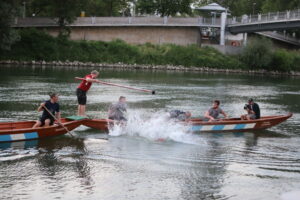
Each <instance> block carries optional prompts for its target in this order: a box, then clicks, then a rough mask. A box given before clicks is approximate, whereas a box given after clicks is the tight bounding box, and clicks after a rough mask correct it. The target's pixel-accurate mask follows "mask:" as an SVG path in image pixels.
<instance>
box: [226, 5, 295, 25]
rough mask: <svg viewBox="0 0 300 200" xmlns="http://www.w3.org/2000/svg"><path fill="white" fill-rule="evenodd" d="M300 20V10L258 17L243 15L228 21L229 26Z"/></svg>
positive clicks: (259, 15)
mask: <svg viewBox="0 0 300 200" xmlns="http://www.w3.org/2000/svg"><path fill="white" fill-rule="evenodd" d="M297 19H299V20H300V9H297V10H292V11H290V10H288V11H284V12H272V13H266V14H258V15H249V16H248V15H243V16H242V17H233V18H229V19H228V20H227V24H228V25H238V24H249V23H265V22H276V21H289V20H297Z"/></svg>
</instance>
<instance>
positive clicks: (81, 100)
mask: <svg viewBox="0 0 300 200" xmlns="http://www.w3.org/2000/svg"><path fill="white" fill-rule="evenodd" d="M76 95H77V100H78V104H79V105H86V91H83V90H81V89H79V88H77V90H76Z"/></svg>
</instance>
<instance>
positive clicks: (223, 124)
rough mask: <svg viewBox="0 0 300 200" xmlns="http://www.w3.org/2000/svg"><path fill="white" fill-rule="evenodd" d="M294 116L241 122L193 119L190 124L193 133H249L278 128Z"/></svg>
mask: <svg viewBox="0 0 300 200" xmlns="http://www.w3.org/2000/svg"><path fill="white" fill-rule="evenodd" d="M290 117H292V114H291V113H290V114H288V115H278V116H266V117H262V118H260V119H255V120H241V119H240V118H232V119H225V120H220V121H215V122H204V121H202V120H200V119H193V120H192V121H191V122H190V123H189V124H190V131H193V132H222V131H239V132H240V131H249V130H261V129H267V128H270V127H272V126H276V125H278V124H280V123H282V122H284V121H286V120H287V119H288V118H290Z"/></svg>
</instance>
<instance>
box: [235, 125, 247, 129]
mask: <svg viewBox="0 0 300 200" xmlns="http://www.w3.org/2000/svg"><path fill="white" fill-rule="evenodd" d="M245 126H246V124H237V125H235V127H234V129H235V130H239V129H244V128H245Z"/></svg>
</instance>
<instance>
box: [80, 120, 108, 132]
mask: <svg viewBox="0 0 300 200" xmlns="http://www.w3.org/2000/svg"><path fill="white" fill-rule="evenodd" d="M110 124H111V125H113V124H114V120H111V119H85V120H84V121H83V122H82V125H84V126H87V127H90V128H94V129H98V130H101V131H108V126H109V125H110Z"/></svg>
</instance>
